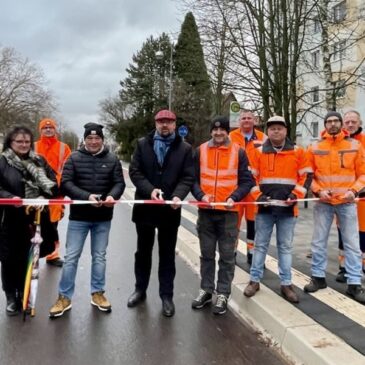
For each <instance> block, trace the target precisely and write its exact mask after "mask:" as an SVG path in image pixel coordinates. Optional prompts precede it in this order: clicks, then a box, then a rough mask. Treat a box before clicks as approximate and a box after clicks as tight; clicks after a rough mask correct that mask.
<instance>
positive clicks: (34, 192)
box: [2, 148, 56, 199]
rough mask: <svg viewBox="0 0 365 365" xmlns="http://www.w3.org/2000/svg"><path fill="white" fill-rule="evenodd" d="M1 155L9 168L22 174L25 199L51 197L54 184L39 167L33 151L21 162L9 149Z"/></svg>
mask: <svg viewBox="0 0 365 365" xmlns="http://www.w3.org/2000/svg"><path fill="white" fill-rule="evenodd" d="M2 155H3V156H4V157H5V158H6V161H7V162H8V164H9V165H10V166H12V167H15V168H16V169H18V170H19V171H20V172H21V173H22V175H23V182H24V184H25V198H28V199H31V198H38V197H39V196H40V195H42V194H43V193H46V194H48V195H52V192H51V189H52V188H53V187H54V186H55V185H56V182H54V181H52V180H50V179H49V178H48V177H47V175H46V172H45V170H44V169H43V168H42V167H41V166H39V160H38V159H37V155H36V154H35V153H34V152H33V151H29V155H28V158H27V159H25V160H22V159H21V158H20V157H19V156H18V155H17V154H16V153H15V152H14V151H13V150H12V149H11V148H8V149H7V150H5V151H4V152H3V153H2Z"/></svg>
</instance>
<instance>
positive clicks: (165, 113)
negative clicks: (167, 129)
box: [155, 109, 176, 121]
mask: <svg viewBox="0 0 365 365" xmlns="http://www.w3.org/2000/svg"><path fill="white" fill-rule="evenodd" d="M162 119H168V120H176V115H175V114H174V113H173V112H171V111H170V110H167V109H163V110H160V111H159V112H158V113H157V114H156V116H155V120H156V121H158V120H162Z"/></svg>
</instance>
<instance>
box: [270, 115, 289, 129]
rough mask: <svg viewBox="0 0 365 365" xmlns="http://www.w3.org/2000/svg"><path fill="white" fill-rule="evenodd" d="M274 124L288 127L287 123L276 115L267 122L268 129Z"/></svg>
mask: <svg viewBox="0 0 365 365" xmlns="http://www.w3.org/2000/svg"><path fill="white" fill-rule="evenodd" d="M273 124H280V125H283V126H284V127H286V121H285V119H284V118H283V117H282V116H280V115H274V116H273V117H271V118H269V119H268V120H267V122H266V128H268V127H270V126H271V125H273Z"/></svg>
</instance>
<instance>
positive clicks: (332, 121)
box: [326, 118, 341, 124]
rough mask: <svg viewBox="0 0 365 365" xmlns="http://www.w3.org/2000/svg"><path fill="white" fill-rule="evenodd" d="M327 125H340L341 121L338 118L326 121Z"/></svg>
mask: <svg viewBox="0 0 365 365" xmlns="http://www.w3.org/2000/svg"><path fill="white" fill-rule="evenodd" d="M327 123H341V121H340V120H339V119H338V118H336V119H327V120H326V124H327Z"/></svg>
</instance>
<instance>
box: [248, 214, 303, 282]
mask: <svg viewBox="0 0 365 365" xmlns="http://www.w3.org/2000/svg"><path fill="white" fill-rule="evenodd" d="M296 221H297V219H296V217H293V216H284V215H276V214H257V215H256V220H255V225H256V234H255V248H254V252H253V258H252V265H251V270H250V275H251V281H255V282H260V280H261V279H262V277H263V275H264V265H265V258H266V254H267V250H268V248H269V244H270V239H271V234H272V231H273V228H274V225H275V226H276V246H277V250H278V261H279V276H280V284H281V285H291V263H292V253H291V250H292V247H293V237H294V227H295V223H296Z"/></svg>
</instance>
